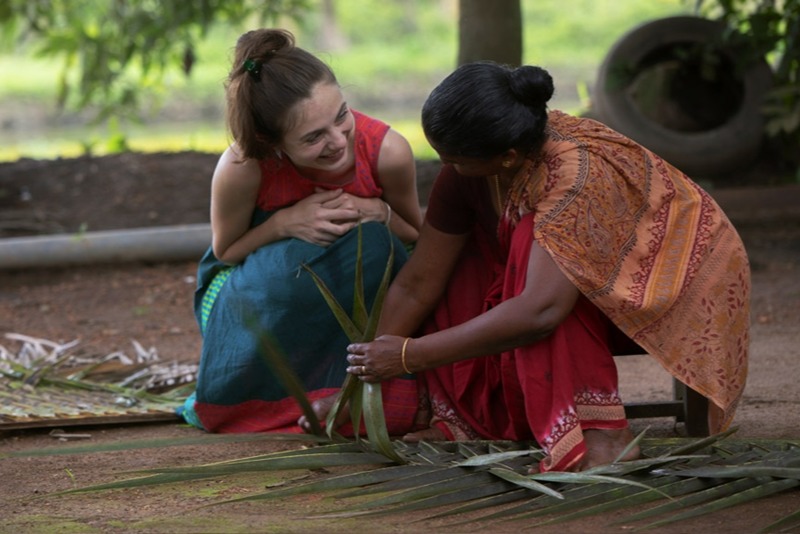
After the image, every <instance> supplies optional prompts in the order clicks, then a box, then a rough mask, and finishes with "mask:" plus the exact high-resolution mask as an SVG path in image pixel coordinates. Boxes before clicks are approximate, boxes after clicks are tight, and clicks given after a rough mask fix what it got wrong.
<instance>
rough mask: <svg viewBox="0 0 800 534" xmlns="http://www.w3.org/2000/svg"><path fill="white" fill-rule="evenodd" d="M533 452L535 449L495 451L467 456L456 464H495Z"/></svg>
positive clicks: (466, 465)
mask: <svg viewBox="0 0 800 534" xmlns="http://www.w3.org/2000/svg"><path fill="white" fill-rule="evenodd" d="M535 452H537V451H535V450H522V451H507V452H497V453H493V454H480V455H475V456H472V457H470V458H467V459H466V460H463V461H461V462H458V463H457V464H456V465H457V466H459V467H478V466H486V465H491V464H496V463H499V462H502V461H505V460H509V459H512V458H518V457H520V456H531V455H532V454H533V453H535Z"/></svg>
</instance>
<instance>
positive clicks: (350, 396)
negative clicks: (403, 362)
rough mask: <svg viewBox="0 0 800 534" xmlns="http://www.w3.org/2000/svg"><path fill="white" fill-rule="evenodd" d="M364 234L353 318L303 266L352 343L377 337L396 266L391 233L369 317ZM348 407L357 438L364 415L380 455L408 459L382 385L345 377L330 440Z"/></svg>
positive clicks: (332, 418)
mask: <svg viewBox="0 0 800 534" xmlns="http://www.w3.org/2000/svg"><path fill="white" fill-rule="evenodd" d="M387 232H388V229H387ZM362 235H363V234H362V229H361V225H360V224H359V226H358V246H357V249H356V250H357V257H356V272H355V275H356V280H355V289H354V296H353V317H352V318H350V317H348V315H347V312H346V311H345V309H344V307H343V306H342V305H341V304H340V303H339V302H338V301H337V300H336V297H335V296H334V295H333V292H331V291H330V289H329V288H328V287H327V285H326V284H325V281H324V280H322V279H321V278H320V277H319V276H318V275H317V274H316V273H314V271H313V270H312V269H311V268H310V267H309V266H308V265H306V264H303V266H302V267H303V268H304V269H305V270H306V271H307V272H308V273H309V274H310V275H311V277H312V279H313V280H314V283H315V284H316V285H317V287H318V288H319V290H320V292H321V293H322V295H323V298H324V299H325V302H327V303H328V306H329V307H330V309H331V311H332V312H333V314H334V316H335V317H336V319H337V321H338V322H339V324H340V325H341V326H342V328H343V330H344V332H345V334H346V335H347V337H348V339H349V340H350V341H352V342H358V341H371V340H372V339H373V338H374V336H375V331H376V329H377V326H378V320H379V318H380V311H381V306H383V299H384V297H385V295H386V292H387V290H388V289H389V282H390V280H391V273H392V266H393V265H394V242H393V241H392V237H391V234H389V245H390V247H389V257H388V259H387V262H386V267H385V269H384V273H383V277H382V279H381V283H380V285H379V287H378V290H377V292H376V296H375V302H373V305H372V311H371V312H370V313H369V314H367V311H366V302H365V298H364V284H363V274H364V273H363V258H362V241H363V240H362ZM348 404H349V406H350V420H351V421H352V422H353V430H354V434H355V436H356V437H357V439H358V436H359V435H360V422H361V418H362V417H361V416H362V413H363V418H364V425H365V427H366V430H367V436H369V438H370V442H371V444H372V446H373V448H374V450H376V451H378V452H381V453H382V454H384V455H386V457H387V458H390V459H392V460H393V461H395V462H397V463H404V462H405V460H404V459H403V458H402V456H401V455H400V454H398V452H397V451H396V450H395V448H394V446H393V445H392V441H391V440H390V439H389V433H388V431H387V428H386V419H385V417H384V413H383V398H382V396H381V387H380V384H364V383H362V382H361V381H360V380H358V379H357V378H355V377H353V376H352V375H348V376H347V377H345V381H344V383H343V384H342V387H341V388H340V390H339V395H338V396H337V398H336V400H335V401H334V404H333V407H332V408H331V410H330V411H329V412H328V417H327V419H326V429H327V432H328V436H329V437H330V436H332V432H333V431H334V428H335V422H336V421H337V420H338V419H339V416H340V415H341V413H342V412H343V410H344V409H345V407H346V406H347V405H348Z"/></svg>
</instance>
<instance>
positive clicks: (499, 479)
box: [70, 436, 800, 531]
mask: <svg viewBox="0 0 800 534" xmlns="http://www.w3.org/2000/svg"><path fill="white" fill-rule="evenodd" d="M701 441H702V442H703V443H705V445H704V446H702V447H698V445H697V444H698V443H699V442H701ZM639 445H640V447H641V450H642V452H643V455H644V456H645V458H643V459H642V460H637V461H634V462H622V463H620V464H619V465H620V466H624V465H626V464H630V468H629V469H617V464H610V465H609V466H600V467H598V468H595V469H593V470H590V472H588V473H587V472H584V473H539V474H536V475H529V474H528V473H527V470H528V466H529V464H530V463H531V461H532V459H534V458H536V457H537V456H538V455H540V454H541V452H540V451H539V450H538V449H536V448H532V447H530V445H529V444H527V443H516V442H491V441H489V442H487V441H478V442H463V443H453V442H436V443H429V442H420V443H417V444H409V443H403V442H394V443H393V446H394V447H395V448H396V450H397V451H398V454H399V455H401V456H402V458H403V459H404V460H405V461H406V462H407V463H406V464H405V465H397V463H396V462H394V461H393V460H391V459H389V458H388V457H387V456H386V455H384V454H382V453H379V452H375V451H374V450H373V449H372V446H371V445H367V444H364V443H363V442H353V441H350V442H345V443H332V444H328V445H321V446H317V447H312V448H307V449H302V450H294V451H282V452H280V453H272V454H268V455H261V456H254V457H250V458H242V459H238V460H229V461H225V462H217V463H214V464H207V465H201V466H194V467H192V466H190V467H181V468H173V469H158V470H151V471H146V472H140V473H139V475H140V476H138V477H137V478H133V479H131V480H128V481H120V482H114V483H110V484H103V485H100V486H95V487H89V488H79V489H76V490H71V491H70V492H71V493H72V492H80V491H92V490H109V489H115V488H126V487H141V486H146V485H152V484H167V483H181V482H188V481H192V480H197V479H198V478H202V477H205V476H215V477H220V476H236V475H238V474H240V473H252V472H256V471H274V470H309V469H313V470H316V469H318V468H320V467H326V468H331V467H336V466H351V469H352V466H356V467H357V466H361V468H362V469H361V470H360V471H357V472H353V473H348V474H344V475H334V476H330V477H326V478H322V479H317V480H314V481H312V482H308V481H306V480H301V479H297V480H296V482H297V483H292V482H289V483H287V484H285V485H282V486H281V487H277V488H272V489H270V490H269V491H266V492H260V493H258V494H254V495H249V496H243V497H238V498H236V499H232V500H226V501H221V502H217V503H213V504H220V505H221V504H225V503H228V502H241V501H252V502H253V503H256V502H259V501H264V500H270V501H274V500H276V499H284V498H288V497H291V496H295V495H299V494H309V493H332V494H333V496H334V497H336V498H337V499H340V500H342V501H343V502H344V501H347V503H346V504H344V505H342V506H340V507H339V508H338V509H337V510H334V511H332V512H329V513H321V514H317V515H315V516H314V517H317V518H319V517H324V518H326V519H328V520H330V521H335V520H337V519H341V518H347V517H360V516H379V515H386V514H398V513H408V512H411V511H414V512H417V513H418V512H420V511H428V514H426V515H425V516H424V517H423V518H421V519H419V521H424V520H425V519H432V518H437V519H438V520H439V521H442V520H444V519H446V518H451V519H452V520H453V521H452V522H451V525H452V526H455V525H458V524H459V523H460V521H461V519H460V517H462V515H463V514H465V513H467V512H483V515H482V516H480V517H477V518H476V517H475V516H474V514H472V515H471V516H470V518H469V521H470V523H472V524H473V525H474V524H475V523H479V522H484V523H487V524H490V523H491V522H492V521H525V520H530V519H531V518H534V517H535V518H538V519H537V525H545V524H556V523H566V522H569V521H573V520H576V519H579V518H585V517H592V516H597V517H598V518H602V517H603V514H607V513H609V512H612V511H617V512H618V511H621V510H626V509H630V508H631V507H642V506H646V505H648V504H655V506H651V507H650V508H648V509H644V510H641V511H638V512H637V513H635V514H631V515H629V516H627V517H625V518H624V519H623V520H620V521H616V523H617V524H622V523H624V524H625V525H634V524H641V528H646V527H651V526H660V525H670V524H673V523H676V522H680V521H684V520H686V519H690V518H692V517H696V516H698V515H703V514H708V513H714V512H716V511H719V510H723V509H725V508H728V507H731V506H737V505H740V504H742V503H745V502H751V501H753V500H756V499H760V498H764V497H766V496H769V495H774V494H777V493H781V492H786V491H791V490H793V489H796V488H797V487H798V486H800V480H799V479H798V478H797V472H796V470H797V468H796V467H795V466H796V465H800V446H798V444H797V443H795V442H791V441H785V440H740V439H733V438H730V437H725V438H719V437H718V436H717V437H716V438H715V439H704V440H694V439H685V438H683V439H666V440H664V439H662V440H659V439H648V438H642V439H641V440H640V443H639ZM672 452H679V453H681V454H676V455H672V454H671V453H672ZM687 452H691V453H692V454H686V453H687ZM603 473H613V474H614V476H608V475H606V474H603ZM141 475H147V476H141ZM350 501H353V502H350ZM659 518H660V519H659ZM654 520H655V521H654ZM648 521H649V523H648ZM798 522H800V510H797V511H791V513H789V514H788V515H787V516H786V517H784V518H779V519H777V520H774V521H773V522H772V523H771V524H770V525H768V526H767V527H766V530H765V531H777V530H778V529H783V528H789V527H792V526H794V525H796V524H797V523H798ZM525 524H529V523H525Z"/></svg>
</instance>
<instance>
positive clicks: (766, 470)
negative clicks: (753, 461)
mask: <svg viewBox="0 0 800 534" xmlns="http://www.w3.org/2000/svg"><path fill="white" fill-rule="evenodd" d="M659 473H664V474H667V475H675V476H681V477H703V478H744V477H749V478H757V477H772V478H791V479H794V480H798V481H800V468H797V467H777V466H759V465H724V466H722V465H721V466H708V467H698V468H694V469H662V470H659Z"/></svg>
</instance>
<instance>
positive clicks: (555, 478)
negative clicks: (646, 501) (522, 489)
mask: <svg viewBox="0 0 800 534" xmlns="http://www.w3.org/2000/svg"><path fill="white" fill-rule="evenodd" d="M529 476H530V478H531V479H532V480H536V481H541V482H557V483H561V484H619V485H623V486H625V485H628V486H636V487H638V488H642V489H644V490H649V491H655V492H657V493H661V491H660V490H659V489H658V488H655V487H653V486H648V485H647V484H643V483H642V482H637V481H636V480H631V479H628V478H622V477H609V476H605V475H587V474H585V473H565V472H556V471H551V472H547V473H537V474H535V475H529ZM661 495H662V496H664V497H667V498H668V497H669V496H668V495H667V494H665V493H661Z"/></svg>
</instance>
